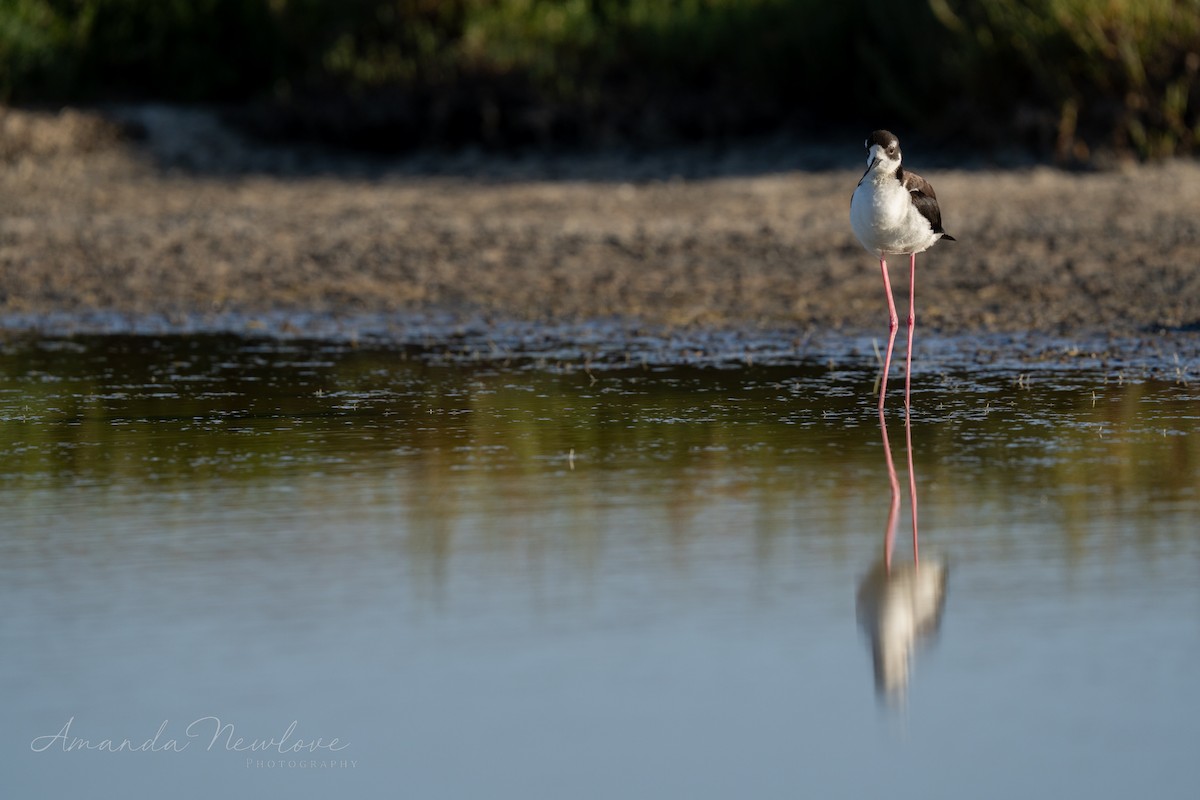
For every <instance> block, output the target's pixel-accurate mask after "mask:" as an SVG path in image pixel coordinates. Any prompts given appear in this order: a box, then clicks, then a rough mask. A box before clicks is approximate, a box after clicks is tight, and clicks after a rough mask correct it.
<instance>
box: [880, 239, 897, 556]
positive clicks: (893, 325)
mask: <svg viewBox="0 0 1200 800" xmlns="http://www.w3.org/2000/svg"><path fill="white" fill-rule="evenodd" d="M879 268H880V269H881V270H882V271H883V289H884V292H885V293H886V294H887V302H888V343H887V355H886V356H884V359H883V378H882V380H880V382H879V429H880V431H881V432H882V433H883V453H884V455H885V456H886V457H887V467H888V481H889V482H890V483H891V487H892V504H891V507H890V509H889V510H888V521H887V529H886V530H885V531H884V534H883V560H884V565H885V566H886V568H887V569H888V571H891V568H892V550H893V547H894V545H895V541H896V519H897V517H898V516H899V514H900V480H899V479H898V478H897V477H896V463H895V461H894V460H893V459H892V446H891V443H890V442H888V434H887V420H886V419H885V416H884V413H883V399H884V396H885V395H886V394H887V378H888V372H889V371H890V370H891V368H892V346H893V345H894V344H895V343H896V329H897V328H899V327H900V321H899V318H898V317H897V316H896V301H895V300H893V299H892V282H891V281H890V280H889V279H888V268H887V260H886V259H884V258H882V257H881V258H880V259H879Z"/></svg>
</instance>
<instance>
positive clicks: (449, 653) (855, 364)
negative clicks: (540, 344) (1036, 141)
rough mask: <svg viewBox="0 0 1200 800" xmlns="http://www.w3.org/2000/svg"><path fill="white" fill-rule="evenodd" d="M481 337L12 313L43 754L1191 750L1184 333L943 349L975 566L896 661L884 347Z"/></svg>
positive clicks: (924, 777) (1095, 787)
mask: <svg viewBox="0 0 1200 800" xmlns="http://www.w3.org/2000/svg"><path fill="white" fill-rule="evenodd" d="M482 349H483V352H482V353H481V352H479V350H480V345H479V343H476V346H475V347H474V349H472V350H471V351H470V352H467V350H465V349H464V350H463V351H461V352H457V353H454V354H448V353H447V352H446V351H439V352H432V351H427V350H425V349H423V348H421V347H418V346H409V347H400V346H396V347H385V346H376V345H359V346H355V345H354V344H353V343H352V342H349V341H340V342H339V341H300V340H292V341H255V340H247V339H242V338H236V337H228V336H213V335H194V336H175V337H172V336H76V337H68V336H64V337H44V338H32V339H27V338H15V339H11V340H10V341H8V342H7V343H6V344H5V345H4V346H3V348H2V351H0V425H2V426H3V427H2V429H0V430H2V431H3V433H2V438H0V501H2V502H3V508H4V513H3V515H0V603H2V604H3V607H4V608H5V614H4V616H3V620H2V621H0V686H3V687H4V689H5V698H6V702H5V723H4V725H3V726H2V735H0V776H3V777H0V788H3V789H4V790H5V791H4V794H5V796H11V797H37V796H58V797H65V796H71V795H74V794H78V795H82V796H95V795H96V794H97V791H99V792H100V795H101V796H114V797H116V796H140V795H141V794H142V793H143V790H142V789H141V788H140V787H142V786H145V785H156V786H159V787H164V788H166V790H167V793H169V794H170V795H171V796H175V797H182V798H189V797H197V798H199V797H210V796H214V795H216V796H230V797H262V796H278V795H281V794H283V793H285V792H286V793H288V794H289V795H291V796H296V797H309V796H311V797H326V796H330V795H341V796H355V797H373V796H380V797H383V796H388V797H392V796H412V797H422V798H442V797H444V798H463V797H548V796H549V797H575V798H590V797H597V798H599V797H729V796H754V797H785V796H787V797H795V796H860V797H861V796H869V795H870V794H872V793H877V794H882V793H888V794H890V795H894V796H900V797H906V796H913V797H917V796H920V797H1005V798H1008V797H1013V796H1021V795H1032V796H1048V795H1051V794H1054V795H1068V796H1091V797H1129V796H1156V797H1182V796H1187V795H1188V793H1189V792H1191V791H1193V790H1194V788H1195V785H1196V781H1197V778H1200V768H1197V767H1196V766H1195V760H1194V755H1193V750H1194V747H1195V742H1196V740H1197V738H1196V737H1197V732H1198V731H1197V724H1196V721H1195V711H1196V709H1197V708H1198V707H1200V702H1198V701H1200V690H1198V689H1197V688H1196V686H1197V684H1196V681H1195V677H1194V670H1195V667H1194V665H1195V663H1196V661H1197V658H1198V657H1200V624H1198V623H1197V619H1198V618H1200V617H1198V616H1197V612H1198V611H1200V581H1198V578H1200V533H1198V532H1197V525H1196V520H1197V518H1198V517H1200V494H1198V492H1197V490H1198V488H1200V431H1198V419H1200V402H1198V401H1200V389H1198V388H1197V386H1196V384H1194V383H1191V382H1189V381H1188V376H1187V374H1186V372H1183V371H1179V372H1177V374H1176V375H1174V376H1173V377H1174V378H1175V379H1172V376H1171V375H1170V373H1169V371H1162V370H1160V371H1159V372H1157V373H1147V372H1146V371H1142V372H1139V373H1136V374H1135V371H1134V370H1125V371H1122V370H1121V369H1117V368H1114V367H1112V366H1105V365H1104V364H1101V363H1099V362H1096V363H1089V364H1087V365H1085V366H1075V367H1073V368H1069V369H1066V368H1051V367H1046V368H1040V369H1039V368H1034V369H1029V368H1020V369H1018V368H1012V367H1011V366H1005V365H1004V364H991V365H977V364H976V365H968V364H964V363H963V362H962V361H961V360H958V361H955V360H953V359H948V358H941V359H939V357H938V354H937V353H936V352H932V353H925V354H924V357H923V358H922V359H920V360H919V366H920V371H919V372H918V373H917V374H916V375H915V376H914V416H913V420H912V440H913V464H914V469H915V474H916V479H917V480H916V484H917V491H918V495H919V501H920V545H921V551H920V552H921V558H922V567H921V568H923V569H925V568H927V570H926V571H927V572H928V571H929V570H931V569H933V568H934V567H935V566H936V567H938V568H941V567H944V568H945V570H946V576H947V578H946V584H945V585H946V591H945V595H944V597H943V598H942V599H941V605H940V607H939V613H938V618H937V621H936V622H937V624H936V625H934V626H933V627H932V628H931V629H930V630H928V631H926V632H924V633H923V635H922V636H920V637H918V641H917V642H916V645H915V649H914V652H913V654H912V657H911V659H908V660H906V663H907V664H908V667H909V668H908V670H907V674H906V676H905V679H904V680H903V681H902V685H900V686H899V687H890V688H889V687H884V688H883V689H882V690H881V689H880V688H879V687H877V682H876V674H875V667H874V665H873V658H872V642H871V641H870V638H869V635H868V633H869V629H868V627H864V625H863V624H860V619H859V618H860V617H861V615H862V603H863V600H862V597H863V596H864V595H862V594H861V592H860V590H861V589H862V587H864V586H866V585H868V584H869V583H870V581H872V580H876V579H877V578H874V579H873V578H872V576H873V575H875V576H878V575H879V563H880V560H881V558H882V556H883V536H884V533H885V526H886V524H887V517H888V511H889V500H890V494H889V491H888V483H887V462H886V460H885V456H884V448H883V440H882V438H881V435H880V429H879V421H878V418H877V416H876V414H875V408H874V403H873V402H872V400H871V394H872V391H873V386H874V382H875V380H876V378H877V375H876V370H877V367H876V365H875V362H874V359H873V357H871V356H870V355H869V353H865V352H864V353H862V354H860V355H858V356H854V355H847V354H841V355H839V356H838V357H830V356H829V354H817V353H812V352H805V351H804V350H803V348H797V349H796V350H795V352H793V353H790V354H786V355H784V356H779V357H776V358H774V359H766V360H764V359H756V358H754V357H753V354H751V353H744V354H743V357H741V358H740V359H726V360H716V361H714V360H708V361H705V360H703V359H692V362H693V363H688V361H689V359H688V358H686V357H682V358H671V359H654V358H651V357H647V356H646V355H645V353H634V354H632V355H630V356H629V357H628V358H620V357H612V358H608V359H606V360H604V362H603V363H593V361H592V360H591V359H590V358H588V357H582V358H571V357H563V358H558V357H556V356H555V354H554V353H545V352H543V353H541V354H540V355H538V356H536V357H524V356H519V355H504V354H503V353H498V352H495V350H497V349H501V348H488V347H487V345H486V343H485V344H484V345H482ZM684 349H685V350H686V348H684ZM678 350H679V348H676V352H678ZM1155 376H1157V377H1155ZM900 383H902V382H901V381H895V384H896V385H897V386H899V384H900ZM900 401H901V397H900V395H899V394H893V395H892V398H891V400H890V401H889V416H888V428H889V433H890V434H891V444H892V449H893V451H894V453H895V455H896V465H897V467H899V469H900V476H901V482H902V484H903V485H904V486H905V487H907V470H906V465H905V456H906V450H905V442H904V421H903V415H902V410H901V409H902V403H901V402H900ZM906 494H907V492H906ZM908 502H909V501H908V498H907V496H906V497H905V498H904V504H903V510H902V513H901V515H900V522H899V534H898V536H897V545H896V556H895V558H896V564H895V567H896V568H897V569H899V568H900V567H905V568H907V565H908V563H909V562H910V561H911V558H912V551H911V545H910V543H909V538H908V537H909V534H910V531H909V528H908V516H907V515H908ZM872 596H876V597H877V596H878V593H876V594H875V595H872ZM293 722H295V723H296V725H295V727H294V728H292V731H291V733H290V734H287V738H286V740H285V742H284V744H283V745H280V740H281V739H283V738H284V736H285V732H286V731H287V730H288V728H289V727H290V726H291V725H292V723H293ZM164 723H165V725H164ZM222 726H226V727H222ZM189 732H190V733H191V734H192V735H190V736H189V735H188V734H189ZM59 734H62V735H61V736H59ZM156 734H157V735H158V738H157V739H155V736H156ZM238 738H241V739H242V740H243V741H242V745H241V746H237V745H236V744H235V740H236V739H238ZM335 738H336V739H337V740H338V742H337V744H332V743H331V742H332V740H333V739H335ZM77 739H79V740H87V741H88V742H89V743H90V744H91V745H93V748H95V749H85V748H83V747H82V746H81V745H78V743H77V742H76V740H77ZM106 739H107V740H112V745H114V746H115V745H119V743H120V742H121V740H123V739H129V740H130V744H129V745H127V748H128V747H129V746H137V745H142V744H143V743H145V742H147V740H151V744H149V745H146V748H145V750H144V751H136V752H118V753H113V752H107V751H106V750H104V749H102V748H97V747H96V746H97V745H99V744H100V743H101V742H103V740H106ZM71 742H75V743H76V745H77V746H75V747H73V748H72V747H68V744H69V743H71ZM168 742H174V744H175V746H174V747H169V746H167V743H168ZM272 742H273V744H272ZM256 743H257V744H256ZM298 743H304V744H306V745H307V747H306V748H305V749H303V750H301V751H294V750H289V748H292V747H294V746H295V745H297V744H298ZM267 744H272V746H271V747H269V748H266V749H264V746H265V745H267ZM250 747H256V748H258V749H246V748H250ZM281 750H283V751H284V752H282V753H281V752H280V751H281ZM97 787H100V788H99V789H98V788H97Z"/></svg>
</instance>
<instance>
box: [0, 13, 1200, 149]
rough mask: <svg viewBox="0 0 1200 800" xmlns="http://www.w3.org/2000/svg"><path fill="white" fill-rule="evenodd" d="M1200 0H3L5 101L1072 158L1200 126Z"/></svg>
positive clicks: (428, 129) (266, 118)
mask: <svg viewBox="0 0 1200 800" xmlns="http://www.w3.org/2000/svg"><path fill="white" fill-rule="evenodd" d="M1198 72H1200V0H977V2H971V0H892V2H886V1H885V0H854V1H853V2H846V3H828V2H818V1H817V0H558V1H557V2H551V1H550V0H342V1H341V2H331V1H328V0H0V99H3V100H6V101H8V102H13V103H62V102H109V101H119V100H146V99H152V100H166V101H172V102H209V103H221V104H232V105H233V106H235V107H236V108H238V109H240V115H239V118H240V119H241V120H242V121H243V122H244V123H246V124H248V125H250V126H251V127H252V128H254V129H255V130H257V131H258V132H260V133H262V134H265V135H271V136H279V137H288V138H290V137H297V136H300V137H309V138H323V139H328V140H332V141H336V142H339V143H343V144H349V145H352V146H359V147H367V148H373V149H380V150H400V149H404V148H407V147H412V146H419V145H430V144H439V145H449V146H453V145H460V144H464V143H481V144H484V145H486V146H501V147H507V146H520V145H529V144H535V145H536V144H587V145H592V144H605V143H613V142H642V143H662V142H672V141H680V140H713V139H721V138H725V137H732V136H739V135H744V134H751V133H762V132H768V131H772V130H777V129H780V128H790V129H793V130H805V131H813V130H814V129H816V128H820V127H821V126H822V125H832V126H843V125H853V126H855V129H858V128H862V127H864V126H874V125H880V124H884V123H885V122H886V124H888V125H889V126H892V125H894V126H897V127H900V126H905V127H908V128H909V129H913V128H920V129H921V130H923V131H925V132H927V133H929V134H931V135H940V136H947V137H949V136H966V137H968V140H970V141H983V142H987V143H992V144H1000V143H1003V144H1019V145H1029V146H1033V147H1035V148H1037V149H1040V150H1042V151H1043V152H1053V153H1055V154H1056V155H1057V156H1058V157H1059V158H1061V159H1064V160H1086V159H1087V158H1088V157H1089V156H1090V154H1091V152H1092V150H1093V149H1095V148H1097V147H1101V148H1116V149H1119V150H1128V151H1132V152H1135V153H1137V154H1138V155H1140V156H1142V157H1158V156H1164V155H1170V154H1175V153H1187V152H1194V151H1195V150H1196V149H1197V144H1198V143H1200V86H1198V83H1197V73H1198Z"/></svg>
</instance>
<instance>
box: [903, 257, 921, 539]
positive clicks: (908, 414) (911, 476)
mask: <svg viewBox="0 0 1200 800" xmlns="http://www.w3.org/2000/svg"><path fill="white" fill-rule="evenodd" d="M916 329H917V256H916V254H915V253H914V254H912V255H910V256H909V262H908V356H907V357H906V359H905V363H904V437H905V441H906V444H907V446H908V496H909V499H910V501H911V503H912V531H913V563H919V562H920V559H919V558H918V556H917V474H916V473H915V472H913V446H912V406H911V404H910V402H909V387H910V385H911V380H912V349H913V333H914V332H915V331H916Z"/></svg>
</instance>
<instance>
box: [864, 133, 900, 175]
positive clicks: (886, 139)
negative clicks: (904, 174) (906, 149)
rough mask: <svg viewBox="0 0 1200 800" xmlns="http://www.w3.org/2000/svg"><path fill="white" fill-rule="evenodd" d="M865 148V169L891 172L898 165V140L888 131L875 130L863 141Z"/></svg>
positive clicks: (897, 167)
mask: <svg viewBox="0 0 1200 800" xmlns="http://www.w3.org/2000/svg"><path fill="white" fill-rule="evenodd" d="M864 145H865V146H866V148H867V171H868V172H870V171H871V170H877V171H879V172H882V173H884V174H891V173H893V172H895V171H896V170H897V169H899V167H900V140H899V139H897V138H896V135H895V134H894V133H891V132H890V131H875V132H874V133H872V134H871V135H870V136H868V137H867V141H866V142H864Z"/></svg>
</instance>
